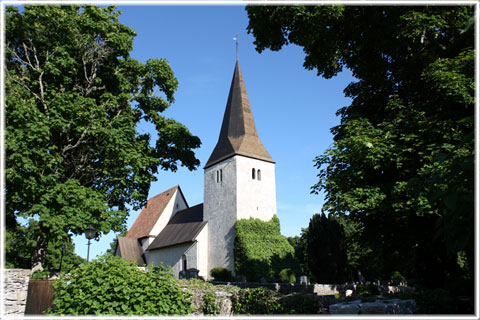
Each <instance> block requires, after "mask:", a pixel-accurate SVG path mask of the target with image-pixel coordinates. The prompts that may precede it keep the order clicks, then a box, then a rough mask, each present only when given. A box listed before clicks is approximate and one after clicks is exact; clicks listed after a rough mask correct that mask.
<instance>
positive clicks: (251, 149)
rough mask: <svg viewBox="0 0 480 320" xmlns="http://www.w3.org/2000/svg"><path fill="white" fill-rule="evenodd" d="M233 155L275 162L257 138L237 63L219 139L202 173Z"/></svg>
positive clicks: (237, 63)
mask: <svg viewBox="0 0 480 320" xmlns="http://www.w3.org/2000/svg"><path fill="white" fill-rule="evenodd" d="M234 155H243V156H246V157H249V158H254V159H259V160H263V161H267V162H272V163H274V162H275V161H273V159H272V157H271V156H270V154H269V153H268V152H267V150H266V149H265V147H264V146H263V144H262V142H261V141H260V139H259V138H258V134H257V128H256V127H255V121H254V120H253V114H252V109H251V108H250V102H249V101H248V96H247V90H246V89H245V83H244V81H243V76H242V71H241V70H240V64H239V62H238V60H237V62H236V64H235V71H234V72H233V79H232V84H231V86H230V92H229V94H228V100H227V106H226V108H225V114H224V116H223V122H222V128H221V130H220V136H219V137H218V142H217V145H216V146H215V149H214V150H213V152H212V155H211V156H210V158H209V159H208V161H207V164H206V165H205V169H206V168H208V167H210V166H212V165H214V164H216V163H218V162H221V161H223V160H225V159H228V158H230V157H233V156H234Z"/></svg>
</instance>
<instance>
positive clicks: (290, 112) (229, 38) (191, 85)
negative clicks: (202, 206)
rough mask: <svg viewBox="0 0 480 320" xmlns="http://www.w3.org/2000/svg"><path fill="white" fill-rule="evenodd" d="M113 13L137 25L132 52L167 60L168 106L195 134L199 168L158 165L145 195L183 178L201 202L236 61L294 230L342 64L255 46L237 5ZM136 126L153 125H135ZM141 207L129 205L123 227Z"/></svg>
mask: <svg viewBox="0 0 480 320" xmlns="http://www.w3.org/2000/svg"><path fill="white" fill-rule="evenodd" d="M119 9H121V10H122V12H123V13H122V15H121V16H120V22H121V23H123V24H125V25H127V26H129V27H131V28H133V29H134V30H135V31H136V32H137V36H136V38H135V41H134V49H133V51H132V52H131V56H132V57H133V58H135V59H138V60H144V61H146V60H147V59H149V58H165V59H167V60H168V62H169V64H170V66H171V68H172V69H173V71H174V73H175V76H176V77H177V79H178V81H179V89H178V90H177V92H176V95H175V103H174V104H173V105H172V106H171V108H170V109H168V110H167V112H166V113H165V115H166V116H167V117H169V118H173V119H175V120H177V121H179V122H181V123H183V124H184V125H186V126H187V127H188V128H189V130H190V131H191V132H192V133H193V134H194V135H196V136H198V137H200V139H201V140H202V146H201V147H200V148H199V149H197V150H196V156H197V158H198V159H199V160H200V161H201V165H200V167H199V168H198V169H197V170H196V171H188V170H187V169H185V168H180V169H179V170H178V171H177V172H174V173H172V172H166V171H162V172H160V173H159V174H158V176H157V178H158V181H156V182H154V183H153V184H152V185H151V188H150V193H149V198H151V197H153V196H155V195H157V194H158V193H161V192H163V191H165V190H166V189H168V188H171V187H173V186H175V185H177V184H178V185H180V187H181V188H182V191H183V193H184V195H185V197H186V198H187V201H188V204H189V205H190V206H193V205H196V204H199V203H202V202H203V166H204V165H205V163H206V161H207V159H208V157H209V156H210V154H211V152H212V151H213V148H214V147H215V144H216V143H217V139H218V134H219V132H220V126H221V123H222V119H223V113H224V110H225V105H226V102H227V96H228V90H229V88H230V83H231V79H232V75H233V70H234V66H235V41H234V40H233V38H234V37H235V36H236V35H237V34H238V38H239V57H240V58H239V60H240V66H241V68H242V73H243V77H244V80H245V84H246V88H247V92H248V97H249V100H250V105H251V107H252V112H253V116H254V119H255V123H256V126H257V131H258V134H259V137H260V139H261V141H262V142H263V144H264V145H265V147H266V148H267V150H268V152H269V153H270V155H271V156H272V157H273V159H274V160H275V161H276V187H277V211H278V212H277V215H278V217H279V219H280V224H281V232H282V234H283V235H285V236H295V235H299V234H300V232H301V228H303V227H306V226H308V222H309V220H310V218H311V216H312V215H313V214H314V213H319V212H320V211H321V208H322V204H323V195H312V194H310V187H311V186H312V185H314V184H315V183H316V182H317V177H316V175H317V174H318V170H317V169H315V168H314V167H313V159H314V158H315V156H317V155H320V154H322V153H323V152H324V151H325V150H326V149H327V148H328V147H329V146H330V145H331V143H332V141H333V140H332V134H331V133H330V128H331V127H333V126H335V125H337V124H338V123H339V118H338V117H336V116H335V112H336V111H337V110H338V109H339V108H341V107H343V106H347V105H349V104H350V99H347V98H345V97H344V94H343V89H344V88H345V87H346V86H347V85H348V83H350V82H351V81H353V80H354V79H353V78H352V76H351V74H350V73H349V72H348V71H344V72H343V73H341V74H339V75H338V76H337V77H335V78H333V79H329V80H325V79H323V78H321V77H318V76H317V75H316V71H308V70H305V69H304V68H303V61H304V56H305V55H304V53H303V51H302V48H299V47H296V46H293V45H289V46H287V47H284V48H283V49H282V50H281V51H279V52H272V51H264V52H263V53H261V54H259V53H258V52H257V51H255V47H254V45H253V41H254V38H253V36H252V35H249V34H247V31H246V27H247V25H248V17H247V13H246V11H245V7H244V6H238V5H228V6H227V5H224V6H208V5H204V6H167V5H156V6H134V5H129V6H120V7H119ZM140 130H147V131H148V130H151V129H150V128H144V127H142V128H140ZM139 213H140V211H131V213H130V217H129V219H128V222H127V228H130V227H131V226H132V224H133V222H134V221H135V219H136V218H137V216H138V214H139ZM113 238H114V234H113V233H112V232H111V233H110V234H108V235H106V236H102V237H101V238H100V241H99V242H96V241H94V242H93V243H92V246H91V248H90V257H92V258H93V257H95V256H96V255H98V254H102V253H104V252H105V250H106V249H108V248H109V244H110V242H111V241H112V239H113ZM86 243H87V240H86V239H85V237H84V236H78V237H75V245H76V253H77V254H79V255H80V256H83V257H86V255H87V247H86Z"/></svg>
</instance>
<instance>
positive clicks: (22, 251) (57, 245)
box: [5, 219, 85, 272]
mask: <svg viewBox="0 0 480 320" xmlns="http://www.w3.org/2000/svg"><path fill="white" fill-rule="evenodd" d="M38 232H39V223H38V221H36V220H34V219H30V220H29V221H28V224H27V225H25V226H24V225H17V227H16V228H15V229H13V230H12V229H7V230H6V233H5V257H6V259H5V260H6V264H5V266H6V267H7V268H21V269H31V267H32V265H31V264H32V261H31V260H32V259H31V256H32V252H34V251H35V248H36V247H37V243H36V241H35V236H36V235H37V234H38ZM83 262H85V259H83V258H82V257H80V256H78V255H77V254H75V244H74V243H73V242H72V241H71V239H70V238H67V239H66V240H65V241H63V242H62V241H55V240H52V241H50V243H49V249H48V252H47V253H46V256H45V263H44V266H43V267H44V268H46V269H49V270H53V271H59V272H69V270H71V269H72V268H73V267H74V266H77V265H80V264H82V263H83ZM60 268H61V269H60Z"/></svg>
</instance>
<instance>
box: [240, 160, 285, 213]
mask: <svg viewBox="0 0 480 320" xmlns="http://www.w3.org/2000/svg"><path fill="white" fill-rule="evenodd" d="M235 158H237V200H236V201H237V219H248V218H259V219H261V220H263V221H268V220H270V219H271V218H272V217H273V215H274V214H276V213H277V200H276V188H275V164H274V163H271V162H266V161H261V160H257V159H252V158H247V157H242V156H236V157H235ZM253 169H254V170H255V179H253V176H252V170H253ZM258 170H260V180H259V179H258Z"/></svg>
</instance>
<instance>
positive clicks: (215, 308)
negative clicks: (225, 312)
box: [202, 292, 222, 315]
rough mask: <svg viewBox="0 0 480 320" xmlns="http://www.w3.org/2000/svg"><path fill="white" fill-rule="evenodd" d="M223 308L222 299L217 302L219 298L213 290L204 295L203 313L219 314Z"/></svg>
mask: <svg viewBox="0 0 480 320" xmlns="http://www.w3.org/2000/svg"><path fill="white" fill-rule="evenodd" d="M221 308H222V305H221V301H220V302H217V299H216V297H215V295H214V294H213V293H212V292H207V293H205V294H204V295H203V305H202V312H203V314H208V315H217V314H219V313H220V310H221Z"/></svg>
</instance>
